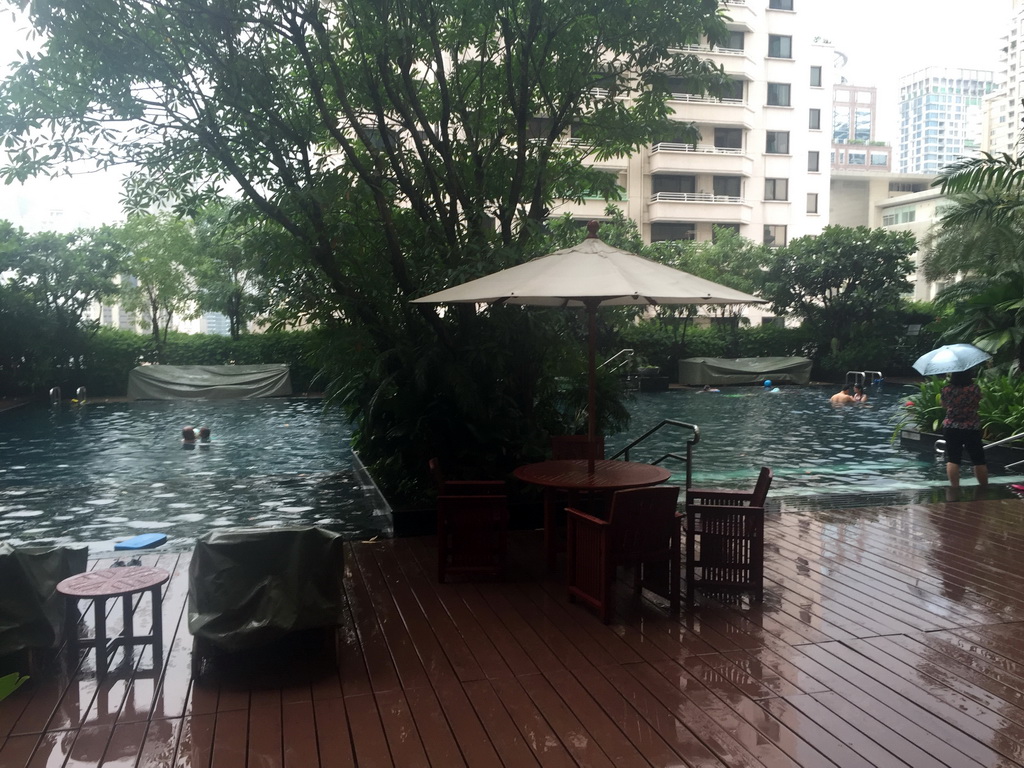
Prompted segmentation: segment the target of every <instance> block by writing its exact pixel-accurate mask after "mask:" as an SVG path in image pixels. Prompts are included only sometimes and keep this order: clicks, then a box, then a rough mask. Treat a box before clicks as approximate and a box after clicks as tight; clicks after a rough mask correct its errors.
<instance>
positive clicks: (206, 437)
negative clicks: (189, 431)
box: [199, 427, 210, 443]
mask: <svg viewBox="0 0 1024 768" xmlns="http://www.w3.org/2000/svg"><path fill="white" fill-rule="evenodd" d="M199 440H200V442H203V443H208V442H210V428H209V427H200V428H199Z"/></svg>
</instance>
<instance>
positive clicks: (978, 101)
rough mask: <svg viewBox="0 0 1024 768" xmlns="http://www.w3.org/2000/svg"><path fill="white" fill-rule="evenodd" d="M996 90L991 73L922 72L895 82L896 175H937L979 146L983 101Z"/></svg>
mask: <svg viewBox="0 0 1024 768" xmlns="http://www.w3.org/2000/svg"><path fill="white" fill-rule="evenodd" d="M994 88H995V76H994V74H993V73H992V72H989V71H987V70H979V69H954V68H948V67H927V68H925V69H921V70H918V71H917V72H912V73H911V74H909V75H904V76H903V77H901V78H900V139H899V164H898V166H897V170H899V172H900V173H925V174H937V173H938V172H939V171H940V170H942V168H944V167H945V166H947V165H949V164H951V163H954V162H956V161H957V160H959V159H961V158H963V157H972V156H976V155H977V153H978V151H979V150H980V149H981V141H982V133H983V128H982V100H983V99H984V98H985V96H987V95H988V94H989V93H991V92H992V91H993V89H994Z"/></svg>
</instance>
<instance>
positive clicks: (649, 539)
mask: <svg viewBox="0 0 1024 768" xmlns="http://www.w3.org/2000/svg"><path fill="white" fill-rule="evenodd" d="M678 509H679V488H678V487H677V486H674V485H658V486H652V487H649V488H630V489H628V490H624V491H616V492H615V493H614V495H613V496H612V504H611V511H610V512H609V514H608V524H609V525H608V527H609V531H608V542H609V548H610V549H611V550H612V551H613V559H615V560H616V561H618V562H620V563H628V562H648V561H650V560H652V559H653V558H652V555H654V556H657V555H658V554H659V553H660V554H662V555H664V553H667V552H668V551H669V547H670V545H671V541H672V537H673V536H676V537H678V536H679V519H678V517H677V513H678Z"/></svg>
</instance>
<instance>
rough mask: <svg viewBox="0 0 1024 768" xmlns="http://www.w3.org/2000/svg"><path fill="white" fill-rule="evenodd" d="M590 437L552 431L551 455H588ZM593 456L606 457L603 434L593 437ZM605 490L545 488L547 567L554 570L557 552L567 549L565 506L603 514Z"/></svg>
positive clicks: (582, 457)
mask: <svg viewBox="0 0 1024 768" xmlns="http://www.w3.org/2000/svg"><path fill="white" fill-rule="evenodd" d="M590 445H591V444H590V439H589V436H588V435H552V436H551V458H552V460H555V461H558V460H563V459H589V458H590ZM593 445H594V459H603V458H604V435H598V436H597V437H596V438H595V439H594V444H593ZM604 501H605V494H584V493H575V494H570V493H568V492H567V491H560V490H558V489H557V488H549V489H547V490H545V492H544V552H545V553H546V554H547V559H548V570H549V571H552V572H553V571H554V570H555V568H556V566H557V564H558V555H559V554H560V553H562V552H565V508H566V507H575V508H576V509H579V510H582V511H584V512H588V513H590V514H592V515H597V516H599V517H602V516H603V515H604V511H605V510H604V509H603V504H604Z"/></svg>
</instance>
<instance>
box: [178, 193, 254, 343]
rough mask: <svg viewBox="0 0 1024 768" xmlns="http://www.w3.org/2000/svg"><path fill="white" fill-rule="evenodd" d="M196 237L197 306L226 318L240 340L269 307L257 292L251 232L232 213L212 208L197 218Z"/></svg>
mask: <svg viewBox="0 0 1024 768" xmlns="http://www.w3.org/2000/svg"><path fill="white" fill-rule="evenodd" d="M194 234H195V240H196V243H195V259H194V263H193V265H192V276H193V278H194V280H195V294H194V296H195V300H196V303H197V305H198V307H199V310H200V311H202V312H219V313H220V314H222V315H224V316H226V317H227V318H228V326H229V329H230V334H231V338H232V339H236V340H237V339H238V338H239V337H240V336H241V334H242V333H243V332H244V331H245V330H246V328H247V326H248V324H249V323H250V322H251V321H252V320H253V319H255V317H256V316H257V314H259V312H260V311H261V310H262V309H263V308H264V306H265V304H264V302H263V301H261V300H260V298H259V296H258V295H257V292H256V288H257V280H258V277H257V275H256V273H255V270H256V268H257V267H258V264H257V262H256V259H255V256H254V255H253V253H252V250H253V245H254V244H253V242H252V237H251V230H250V228H249V227H248V226H247V225H246V224H245V222H244V221H240V220H239V218H238V215H237V214H236V213H235V212H233V211H232V209H230V208H228V207H224V206H209V207H207V208H205V209H203V211H202V212H201V213H200V214H199V215H198V216H197V217H196V221H195V227H194Z"/></svg>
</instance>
